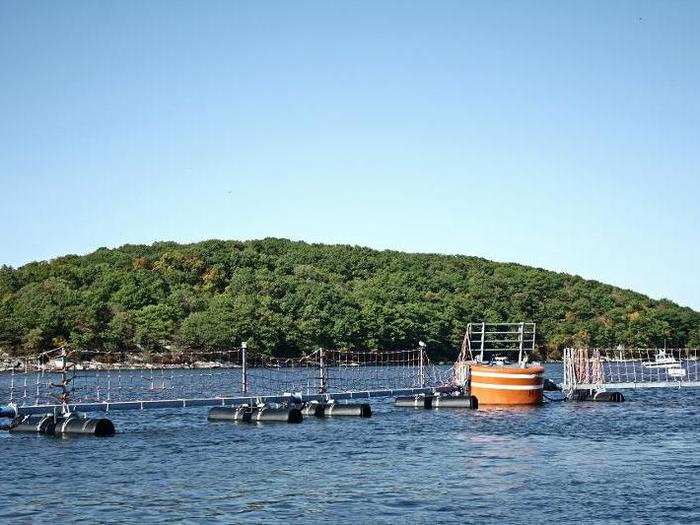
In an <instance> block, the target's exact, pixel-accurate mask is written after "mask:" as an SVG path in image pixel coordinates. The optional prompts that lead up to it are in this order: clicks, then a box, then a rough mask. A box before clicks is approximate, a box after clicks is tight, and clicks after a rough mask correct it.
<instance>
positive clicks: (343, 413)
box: [302, 403, 372, 417]
mask: <svg viewBox="0 0 700 525" xmlns="http://www.w3.org/2000/svg"><path fill="white" fill-rule="evenodd" d="M302 413H303V414H304V415H306V416H315V417H347V416H350V417H372V407H371V406H370V405H369V403H307V404H306V405H305V406H304V408H302Z"/></svg>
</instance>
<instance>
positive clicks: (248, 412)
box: [207, 406, 304, 423]
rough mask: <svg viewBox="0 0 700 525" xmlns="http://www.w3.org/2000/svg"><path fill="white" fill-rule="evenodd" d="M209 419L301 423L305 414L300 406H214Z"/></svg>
mask: <svg viewBox="0 0 700 525" xmlns="http://www.w3.org/2000/svg"><path fill="white" fill-rule="evenodd" d="M207 419H208V420H209V421H240V422H243V423H254V422H256V421H261V422H264V421H277V422H281V423H301V422H302V421H303V420H304V416H303V415H302V413H301V410H299V409H298V408H287V407H284V408H272V407H269V406H261V407H249V406H238V407H214V408H212V409H211V410H210V411H209V415H208V416H207Z"/></svg>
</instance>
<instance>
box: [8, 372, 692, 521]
mask: <svg viewBox="0 0 700 525" xmlns="http://www.w3.org/2000/svg"><path fill="white" fill-rule="evenodd" d="M560 373H561V366H560V365H549V366H548V375H549V377H552V378H554V379H557V376H559V375H560ZM625 394H626V397H627V401H626V402H624V403H620V404H607V403H570V402H550V403H546V404H545V405H543V406H541V407H531V408H520V409H516V408H486V407H481V408H479V410H476V411H471V410H466V409H465V410H455V409H443V410H416V409H407V408H394V407H393V405H392V400H373V401H372V408H373V410H374V414H373V416H372V418H370V419H327V420H317V419H314V418H308V419H307V420H305V421H304V422H303V423H301V424H298V425H293V424H279V423H276V424H275V423H268V424H252V425H251V424H237V423H208V422H207V420H206V414H207V409H200V408H194V409H186V410H178V411H168V410H157V411H148V412H121V413H117V412H114V413H112V414H111V415H110V417H111V419H112V420H113V421H114V423H115V424H116V426H117V430H118V434H117V435H116V436H114V437H112V438H94V437H77V438H76V437H72V438H52V437H46V436H37V435H21V434H8V433H7V432H0V454H1V455H2V457H3V463H2V464H3V466H2V470H1V473H2V477H1V478H0V522H2V523H32V522H36V523H38V522H46V521H51V522H54V523H66V522H85V523H95V522H112V523H113V522H119V523H170V522H174V521H188V522H220V523H275V522H279V523H435V522H443V523H456V522H472V521H473V522H477V523H481V524H483V523H499V524H505V523H548V522H553V523H556V522H567V523H568V522H580V523H698V522H700V496H699V494H700V390H692V389H688V390H650V391H634V392H633V391H629V392H625ZM556 395H557V394H556V393H552V396H553V397H554V396H556Z"/></svg>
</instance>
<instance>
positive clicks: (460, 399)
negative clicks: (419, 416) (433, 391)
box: [433, 395, 479, 409]
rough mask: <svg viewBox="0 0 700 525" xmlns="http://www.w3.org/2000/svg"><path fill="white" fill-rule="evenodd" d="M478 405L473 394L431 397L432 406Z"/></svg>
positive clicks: (462, 406) (471, 406) (470, 406)
mask: <svg viewBox="0 0 700 525" xmlns="http://www.w3.org/2000/svg"><path fill="white" fill-rule="evenodd" d="M478 407H479V401H478V400H477V399H476V397H475V396H463V395H441V396H435V399H433V408H473V409H476V408H478Z"/></svg>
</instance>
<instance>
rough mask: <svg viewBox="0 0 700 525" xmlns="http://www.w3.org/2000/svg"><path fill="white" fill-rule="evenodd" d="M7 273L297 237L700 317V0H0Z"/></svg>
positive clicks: (0, 154)
mask: <svg viewBox="0 0 700 525" xmlns="http://www.w3.org/2000/svg"><path fill="white" fill-rule="evenodd" d="M0 190H1V191H0V195H1V201H0V224H1V226H0V264H2V263H4V264H10V265H13V266H17V265H21V264H24V263H25V262H28V261H31V260H36V259H46V258H51V257H55V256H58V255H63V254H66V253H86V252H89V251H92V250H94V249H96V248H98V247H100V246H110V247H113V246H118V245H121V244H124V243H151V242H153V241H156V240H176V241H196V240H202V239H207V238H224V239H249V238H260V237H266V236H274V237H288V238H292V239H301V240H307V241H311V242H327V243H351V244H361V245H366V246H371V247H375V248H393V249H400V250H408V251H418V252H440V253H459V254H469V255H478V256H483V257H487V258H491V259H495V260H499V261H516V262H520V263H523V264H530V265H535V266H540V267H544V268H547V269H552V270H560V271H567V272H571V273H576V274H579V275H582V276H584V277H587V278H593V279H597V280H600V281H604V282H608V283H611V284H615V285H619V286H623V287H625V288H632V289H635V290H638V291H641V292H644V293H648V294H650V295H651V296H652V297H655V298H660V297H667V298H670V299H672V300H675V301H677V302H679V303H681V304H684V305H688V306H692V307H694V308H695V309H700V207H699V202H700V2H692V1H685V2H678V1H659V2H641V1H637V2H624V1H616V2H609V1H604V2H594V1H578V2H561V1H552V2H545V1H532V2H523V1H514V2H494V1H486V2H483V3H478V2H468V1H456V2H448V1H435V2H433V1H425V2H406V1H401V2H389V1H366V2H329V1H320V2H300V1H293V2H282V1H275V2H272V1H271V2H264V1H224V2H195V1H191V2H175V1H167V2H156V1H149V2H143V1H136V2H130V1H125V0H120V1H119V2H94V1H85V2H77V1H76V2H50V1H46V2H31V1H26V0H22V1H16V2H15V1H9V0H4V1H2V2H0Z"/></svg>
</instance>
